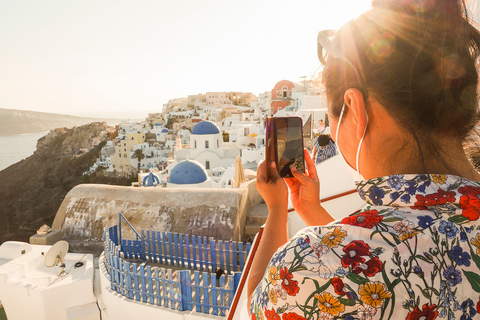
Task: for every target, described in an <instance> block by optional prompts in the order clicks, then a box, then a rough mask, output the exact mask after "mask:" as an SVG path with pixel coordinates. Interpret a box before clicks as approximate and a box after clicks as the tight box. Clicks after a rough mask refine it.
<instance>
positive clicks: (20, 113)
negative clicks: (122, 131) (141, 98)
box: [0, 108, 120, 135]
mask: <svg viewBox="0 0 480 320" xmlns="http://www.w3.org/2000/svg"><path fill="white" fill-rule="evenodd" d="M95 121H106V122H109V123H119V122H120V120H118V119H101V118H83V117H76V116H69V115H63V114H55V113H47V112H36V111H25V110H15V109H4V108H0V135H13V134H26V133H37V132H46V131H50V130H53V129H55V128H61V127H67V128H70V127H74V126H80V125H84V124H87V123H91V122H95Z"/></svg>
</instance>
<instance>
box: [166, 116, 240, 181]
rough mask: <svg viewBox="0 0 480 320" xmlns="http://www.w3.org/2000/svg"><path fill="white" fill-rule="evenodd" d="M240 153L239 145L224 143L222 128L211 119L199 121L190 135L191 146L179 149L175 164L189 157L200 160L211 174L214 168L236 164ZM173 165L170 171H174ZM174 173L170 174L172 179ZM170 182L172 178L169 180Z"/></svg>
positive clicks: (189, 159) (189, 158) (191, 159)
mask: <svg viewBox="0 0 480 320" xmlns="http://www.w3.org/2000/svg"><path fill="white" fill-rule="evenodd" d="M238 154H239V149H238V148H237V147H229V146H228V147H227V146H224V145H223V136H222V131H221V130H220V128H219V127H218V126H217V125H216V124H215V123H214V122H211V121H200V122H199V123H197V124H196V125H195V126H194V127H193V129H192V133H191V135H190V148H189V149H177V150H175V154H174V160H175V161H174V165H178V164H180V163H182V161H185V160H187V159H188V161H190V162H194V161H195V162H198V163H199V164H200V165H201V166H202V167H203V168H204V169H205V171H206V172H207V176H209V175H211V172H212V171H211V170H212V169H214V168H219V167H223V168H228V167H229V166H231V165H232V164H235V158H236V156H237V155H238ZM174 168H175V167H172V169H171V170H170V172H173V170H174ZM171 178H172V174H170V179H171ZM169 182H170V180H169Z"/></svg>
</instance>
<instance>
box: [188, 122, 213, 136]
mask: <svg viewBox="0 0 480 320" xmlns="http://www.w3.org/2000/svg"><path fill="white" fill-rule="evenodd" d="M217 133H220V129H219V128H218V126H217V125H216V124H215V123H213V122H210V121H200V122H199V123H197V124H196V125H195V127H193V129H192V134H217Z"/></svg>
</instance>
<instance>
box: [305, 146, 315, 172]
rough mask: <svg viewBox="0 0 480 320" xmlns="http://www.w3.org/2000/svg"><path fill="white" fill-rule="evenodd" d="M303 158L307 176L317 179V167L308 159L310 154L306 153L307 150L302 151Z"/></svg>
mask: <svg viewBox="0 0 480 320" xmlns="http://www.w3.org/2000/svg"><path fill="white" fill-rule="evenodd" d="M303 156H304V157H305V163H306V165H307V171H308V175H309V176H312V175H313V177H318V175H317V167H316V166H315V163H313V160H312V158H311V157H310V153H308V151H307V149H303Z"/></svg>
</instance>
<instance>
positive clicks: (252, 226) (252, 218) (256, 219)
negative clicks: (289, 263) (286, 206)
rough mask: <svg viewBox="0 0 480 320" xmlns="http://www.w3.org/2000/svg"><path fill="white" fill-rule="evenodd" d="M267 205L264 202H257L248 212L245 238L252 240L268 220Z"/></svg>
mask: <svg viewBox="0 0 480 320" xmlns="http://www.w3.org/2000/svg"><path fill="white" fill-rule="evenodd" d="M267 215H268V209H267V205H266V204H265V203H264V202H262V203H260V204H257V205H256V206H254V207H253V208H252V209H250V211H249V212H248V214H247V221H246V222H245V231H244V240H245V241H249V242H252V241H253V238H254V237H255V235H256V234H257V233H258V230H259V229H260V227H261V226H262V225H263V224H264V223H265V221H267Z"/></svg>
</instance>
